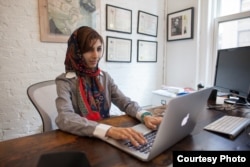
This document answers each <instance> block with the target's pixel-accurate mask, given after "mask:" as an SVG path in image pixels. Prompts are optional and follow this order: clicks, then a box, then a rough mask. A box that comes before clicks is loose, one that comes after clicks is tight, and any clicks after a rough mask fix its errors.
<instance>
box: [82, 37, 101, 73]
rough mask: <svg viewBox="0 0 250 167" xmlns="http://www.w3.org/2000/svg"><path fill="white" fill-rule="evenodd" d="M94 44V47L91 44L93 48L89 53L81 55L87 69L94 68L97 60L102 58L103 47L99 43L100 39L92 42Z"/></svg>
mask: <svg viewBox="0 0 250 167" xmlns="http://www.w3.org/2000/svg"><path fill="white" fill-rule="evenodd" d="M92 42H95V43H94V45H92V44H91V46H93V47H92V48H91V50H90V51H88V52H86V53H84V54H83V58H84V60H85V63H86V65H87V66H88V67H89V68H93V69H94V68H96V66H97V64H98V63H99V60H100V59H101V57H102V52H103V48H102V47H103V45H102V43H101V41H100V39H98V40H96V41H92Z"/></svg>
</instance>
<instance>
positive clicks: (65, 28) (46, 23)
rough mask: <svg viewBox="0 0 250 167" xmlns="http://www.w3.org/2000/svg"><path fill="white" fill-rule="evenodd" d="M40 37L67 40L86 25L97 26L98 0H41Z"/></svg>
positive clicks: (42, 39)
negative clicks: (76, 30) (86, 0)
mask: <svg viewBox="0 0 250 167" xmlns="http://www.w3.org/2000/svg"><path fill="white" fill-rule="evenodd" d="M38 3H39V19H40V39H41V41H43V42H67V40H68V38H69V36H70V35H71V34H72V32H73V31H74V30H75V29H77V28H78V27H80V26H83V25H86V26H90V27H92V28H96V15H97V12H96V10H97V4H96V0H91V1H89V2H85V1H79V2H78V1H68V0H60V2H58V0H39V1H38Z"/></svg>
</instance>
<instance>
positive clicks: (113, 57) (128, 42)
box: [106, 36, 132, 63]
mask: <svg viewBox="0 0 250 167" xmlns="http://www.w3.org/2000/svg"><path fill="white" fill-rule="evenodd" d="M131 57H132V39H127V38H118V37H112V36H107V37H106V61H107V62H121V63H130V62H131Z"/></svg>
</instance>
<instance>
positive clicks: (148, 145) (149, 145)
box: [124, 131, 157, 154]
mask: <svg viewBox="0 0 250 167" xmlns="http://www.w3.org/2000/svg"><path fill="white" fill-rule="evenodd" d="M156 133H157V131H151V132H150V133H148V134H146V135H144V137H145V138H146V140H147V143H146V144H143V145H140V146H138V147H136V146H134V145H133V144H132V143H131V142H130V141H128V142H126V143H124V145H126V146H127V147H129V148H131V149H134V150H135V151H139V152H141V153H145V154H147V153H148V152H149V150H150V149H151V148H152V145H153V143H154V140H155V136H156Z"/></svg>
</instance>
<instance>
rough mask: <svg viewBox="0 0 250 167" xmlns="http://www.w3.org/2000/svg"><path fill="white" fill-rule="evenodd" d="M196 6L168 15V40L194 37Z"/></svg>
mask: <svg viewBox="0 0 250 167" xmlns="http://www.w3.org/2000/svg"><path fill="white" fill-rule="evenodd" d="M193 26H194V7H191V8H187V9H184V10H180V11H177V12H173V13H169V14H168V15H167V41H176V40H185V39H192V38H193Z"/></svg>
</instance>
